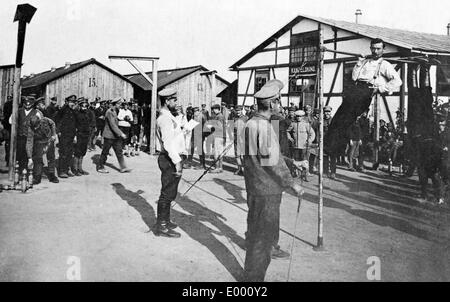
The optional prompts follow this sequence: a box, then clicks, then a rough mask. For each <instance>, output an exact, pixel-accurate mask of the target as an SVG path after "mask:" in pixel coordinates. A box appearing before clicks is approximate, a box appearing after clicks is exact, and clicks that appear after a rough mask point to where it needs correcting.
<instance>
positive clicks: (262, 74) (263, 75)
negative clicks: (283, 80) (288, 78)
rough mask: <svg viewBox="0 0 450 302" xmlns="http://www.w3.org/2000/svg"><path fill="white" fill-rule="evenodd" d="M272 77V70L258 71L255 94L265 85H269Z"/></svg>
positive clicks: (256, 73)
mask: <svg viewBox="0 0 450 302" xmlns="http://www.w3.org/2000/svg"><path fill="white" fill-rule="evenodd" d="M269 77H270V70H269V69H267V70H257V71H256V72H255V93H256V92H258V91H259V90H260V89H261V88H262V87H263V86H264V84H266V83H267V81H269V80H270V79H269Z"/></svg>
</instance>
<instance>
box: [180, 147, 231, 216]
mask: <svg viewBox="0 0 450 302" xmlns="http://www.w3.org/2000/svg"><path fill="white" fill-rule="evenodd" d="M233 144H234V142H232V143H231V144H229V145H228V146H227V147H226V148H225V149H224V150H223V152H222V153H221V154H220V155H219V157H218V158H217V159H216V160H215V161H214V162H213V163H212V164H211V165H210V166H209V167H208V169H206V170H205V171H204V172H203V174H202V175H201V176H200V177H199V178H198V179H197V180H196V181H195V182H194V183H193V184H192V185H191V186H190V187H189V189H187V191H186V192H184V193H183V194H182V195H181V197H184V196H185V195H186V194H187V193H188V192H189V191H190V190H191V189H192V188H193V187H194V186H195V185H196V184H197V183H198V182H199V181H200V180H201V179H202V178H203V176H205V175H206V174H207V173H208V172H209V171H210V170H211V168H212V167H214V166H215V164H216V163H217V162H218V161H219V160H220V159H222V157H224V156H225V154H226V153H227V152H228V150H230V148H231V147H232V146H233ZM176 204H177V202H176V201H174V202H173V205H172V208H173V207H174V206H175V205H176Z"/></svg>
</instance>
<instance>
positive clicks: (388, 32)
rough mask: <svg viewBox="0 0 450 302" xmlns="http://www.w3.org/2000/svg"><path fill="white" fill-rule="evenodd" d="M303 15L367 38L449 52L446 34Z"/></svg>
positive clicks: (429, 50) (449, 46)
mask: <svg viewBox="0 0 450 302" xmlns="http://www.w3.org/2000/svg"><path fill="white" fill-rule="evenodd" d="M304 17H306V18H309V19H312V20H315V21H318V22H321V23H324V24H328V25H330V26H335V27H337V28H342V29H344V30H347V31H350V32H353V33H356V34H360V35H362V36H366V37H369V38H381V39H383V40H384V41H385V42H386V43H389V44H393V45H396V46H399V47H403V48H407V49H411V50H421V51H426V52H439V53H450V37H449V36H447V35H436V34H430V33H421V32H415V31H408V30H403V29H393V28H387V27H380V26H373V25H366V24H357V23H352V22H347V21H336V20H331V19H325V18H316V17H309V16H304Z"/></svg>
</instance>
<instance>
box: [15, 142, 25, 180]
mask: <svg viewBox="0 0 450 302" xmlns="http://www.w3.org/2000/svg"><path fill="white" fill-rule="evenodd" d="M26 148H27V137H26V136H17V150H16V160H17V161H18V162H19V173H22V172H23V170H24V169H26V168H27V166H28V155H27V149H26Z"/></svg>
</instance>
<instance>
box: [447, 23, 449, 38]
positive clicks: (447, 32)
mask: <svg viewBox="0 0 450 302" xmlns="http://www.w3.org/2000/svg"><path fill="white" fill-rule="evenodd" d="M447 36H450V23H449V24H447Z"/></svg>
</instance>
